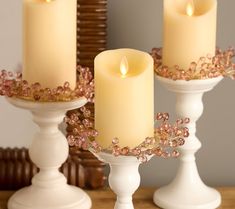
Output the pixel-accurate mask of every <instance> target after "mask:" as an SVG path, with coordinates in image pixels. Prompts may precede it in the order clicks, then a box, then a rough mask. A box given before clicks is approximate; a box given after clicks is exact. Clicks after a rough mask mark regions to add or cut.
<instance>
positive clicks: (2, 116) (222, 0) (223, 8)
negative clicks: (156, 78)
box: [0, 0, 235, 186]
mask: <svg viewBox="0 0 235 209" xmlns="http://www.w3.org/2000/svg"><path fill="white" fill-rule="evenodd" d="M21 4H22V1H21V0H8V1H0V69H7V70H18V69H20V68H21V56H22V53H21V51H22V48H21V43H22V42H21V39H22V35H21V33H22V23H21V16H22V13H21V11H22V9H21ZM162 8H163V1H162V0H147V1H143V0H118V1H117V0H109V1H108V11H109V12H108V48H109V49H113V48H122V47H129V48H135V49H139V50H143V51H147V52H150V51H151V49H152V48H153V47H161V46H162V16H163V14H162V12H163V9H162ZM234 9H235V1H231V0H218V17H217V18H218V24H217V25H218V27H217V45H218V46H219V47H220V48H222V49H226V48H228V47H229V46H235V27H234V26H233V21H234V20H235V13H234ZM234 89H235V81H232V80H230V79H224V80H223V81H222V82H221V83H220V84H219V85H218V86H217V87H216V88H215V89H214V90H213V91H211V92H209V93H207V94H205V95H204V98H203V101H204V113H203V115H202V117H201V118H200V120H199V121H198V124H197V136H198V137H199V139H200V140H201V142H202V145H203V146H202V149H200V151H199V152H198V153H197V165H198V169H199V173H200V175H201V177H202V179H203V180H204V182H205V183H207V184H208V185H211V186H234V185H235V166H234V163H233V162H234V160H235V136H234V124H235V95H234V93H233V90H234ZM230 94H231V95H230ZM174 106H175V97H174V94H172V93H170V92H168V91H167V90H166V89H164V88H163V87H161V86H160V85H159V83H158V82H155V112H169V113H170V115H171V116H172V118H173V119H174V118H175V110H174ZM0 107H1V108H0V125H1V126H0V133H1V134H0V146H1V147H16V146H17V147H23V146H26V147H28V146H29V144H30V142H31V139H32V137H33V134H34V132H35V130H37V127H36V126H35V125H34V124H33V123H32V121H31V115H30V113H29V112H28V111H24V110H20V109H17V108H15V107H13V106H11V105H9V104H8V103H7V102H6V100H5V99H4V98H0ZM177 165H178V160H164V159H158V158H154V159H152V160H151V161H150V162H149V163H146V164H144V165H142V166H141V168H140V171H141V176H142V185H144V186H160V185H164V184H166V183H168V182H169V181H171V180H172V179H173V177H174V175H175V173H176V171H177Z"/></svg>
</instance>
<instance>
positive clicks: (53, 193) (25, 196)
mask: <svg viewBox="0 0 235 209" xmlns="http://www.w3.org/2000/svg"><path fill="white" fill-rule="evenodd" d="M8 101H9V102H10V103H11V104H12V105H14V106H16V107H19V108H22V109H27V110H30V111H31V112H32V115H33V121H34V122H35V123H36V124H37V125H38V126H39V127H40V129H39V131H38V132H37V133H36V134H35V136H34V140H33V142H32V144H31V146H30V147H29V155H30V158H31V160H32V161H33V162H34V163H35V164H36V165H37V167H39V168H40V171H39V173H37V174H36V175H35V176H34V177H33V179H32V185H31V186H29V187H25V188H23V189H21V190H19V191H17V192H16V193H15V194H14V195H13V196H12V197H11V198H10V200H9V202H8V209H78V208H79V209H90V208H91V200H90V198H89V196H88V195H87V194H86V193H85V192H84V191H82V190H81V189H79V188H77V187H74V186H69V185H68V184H67V180H66V178H65V176H64V175H63V174H62V173H60V172H59V170H58V169H59V167H60V166H61V165H62V163H64V162H65V160H66V159H67V157H68V154H69V147H68V142H67V140H66V137H65V136H64V134H62V133H61V131H60V130H59V129H58V125H59V124H60V123H61V122H62V121H63V118H64V116H65V113H66V112H67V111H68V110H72V109H76V108H79V107H81V106H83V105H84V104H86V102H87V100H86V99H85V98H80V99H77V100H75V101H69V102H35V101H27V100H23V99H17V98H8Z"/></svg>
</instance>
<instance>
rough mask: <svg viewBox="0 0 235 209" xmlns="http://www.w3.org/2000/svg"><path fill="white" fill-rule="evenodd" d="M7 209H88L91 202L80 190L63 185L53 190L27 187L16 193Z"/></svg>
mask: <svg viewBox="0 0 235 209" xmlns="http://www.w3.org/2000/svg"><path fill="white" fill-rule="evenodd" d="M8 208H9V209H32V208H33V209H78V208H79V209H88V208H91V200H90V198H89V197H88V195H87V194H86V193H85V192H84V191H82V190H81V189H79V188H77V187H74V186H69V185H66V184H65V183H64V185H63V186H61V185H58V187H57V188H56V187H54V188H46V189H45V188H42V187H39V186H34V185H32V186H29V187H26V188H23V189H21V190H19V191H18V192H16V193H15V194H14V195H13V196H12V197H11V199H10V201H9V203H8Z"/></svg>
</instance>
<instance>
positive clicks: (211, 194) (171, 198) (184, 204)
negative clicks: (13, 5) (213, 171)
mask: <svg viewBox="0 0 235 209" xmlns="http://www.w3.org/2000/svg"><path fill="white" fill-rule="evenodd" d="M195 185H196V184H195ZM174 187H177V189H176V190H174ZM153 200H154V203H155V204H157V205H158V206H160V207H161V208H165V209H215V208H217V207H218V206H219V205H220V204H221V195H220V193H219V192H217V191H216V190H215V189H213V188H210V187H207V186H205V185H204V184H203V183H200V184H197V188H195V191H193V190H192V189H191V188H189V190H187V185H185V186H182V188H181V186H180V185H173V184H170V185H168V186H166V187H162V188H161V189H159V190H157V191H156V192H155V193H154V196H153Z"/></svg>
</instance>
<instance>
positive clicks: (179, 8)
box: [164, 0, 217, 18]
mask: <svg viewBox="0 0 235 209" xmlns="http://www.w3.org/2000/svg"><path fill="white" fill-rule="evenodd" d="M178 2H179V1H175V0H165V1H164V4H165V7H166V8H168V9H169V10H171V11H172V12H174V13H177V14H178V15H180V16H182V17H188V18H199V17H202V16H204V15H206V14H208V13H209V12H211V11H213V9H214V8H215V7H217V0H209V1H205V0H194V1H193V2H194V13H193V15H192V16H189V15H188V14H187V12H186V7H187V5H188V3H189V2H190V1H189V0H185V1H184V2H182V1H181V2H180V3H178Z"/></svg>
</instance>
